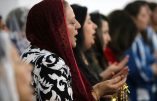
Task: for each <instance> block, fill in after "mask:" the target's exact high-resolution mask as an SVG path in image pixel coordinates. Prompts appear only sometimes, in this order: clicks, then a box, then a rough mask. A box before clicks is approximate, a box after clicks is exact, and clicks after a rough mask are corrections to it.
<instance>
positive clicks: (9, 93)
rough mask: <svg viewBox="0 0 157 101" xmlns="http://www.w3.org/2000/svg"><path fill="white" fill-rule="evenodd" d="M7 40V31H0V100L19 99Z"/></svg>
mask: <svg viewBox="0 0 157 101" xmlns="http://www.w3.org/2000/svg"><path fill="white" fill-rule="evenodd" d="M8 41H9V37H8V38H7V33H5V32H0V100H1V101H19V95H18V93H17V86H16V81H15V76H14V69H13V67H12V65H11V61H10V56H9V55H10V52H9V50H10V49H11V47H10V44H8Z"/></svg>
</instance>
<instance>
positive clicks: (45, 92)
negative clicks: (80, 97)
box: [32, 54, 73, 101]
mask: <svg viewBox="0 0 157 101" xmlns="http://www.w3.org/2000/svg"><path fill="white" fill-rule="evenodd" d="M32 75H33V86H34V88H35V95H36V98H37V101H73V96H72V94H73V92H72V86H71V81H72V80H71V74H70V70H69V67H68V66H66V65H65V62H64V61H63V60H62V59H61V58H60V57H58V56H56V55H55V54H50V55H43V56H39V57H38V59H37V60H36V61H35V62H34V70H33V73H32Z"/></svg>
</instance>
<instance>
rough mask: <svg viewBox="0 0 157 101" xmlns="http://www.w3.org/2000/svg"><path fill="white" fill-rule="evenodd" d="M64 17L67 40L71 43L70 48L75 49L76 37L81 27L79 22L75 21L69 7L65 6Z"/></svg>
mask: <svg viewBox="0 0 157 101" xmlns="http://www.w3.org/2000/svg"><path fill="white" fill-rule="evenodd" d="M65 16H66V23H67V28H68V31H69V39H70V42H71V45H72V47H73V48H74V47H76V40H77V39H76V35H77V34H78V31H77V30H78V29H79V28H80V27H81V26H80V24H79V22H78V21H77V20H76V19H75V14H74V12H73V9H72V8H71V7H70V5H67V6H66V7H65Z"/></svg>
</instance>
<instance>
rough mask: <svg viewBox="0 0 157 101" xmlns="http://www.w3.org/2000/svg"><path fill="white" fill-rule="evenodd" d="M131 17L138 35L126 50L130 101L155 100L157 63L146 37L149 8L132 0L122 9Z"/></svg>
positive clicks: (143, 2) (140, 2) (145, 3)
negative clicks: (128, 57)
mask: <svg viewBox="0 0 157 101" xmlns="http://www.w3.org/2000/svg"><path fill="white" fill-rule="evenodd" d="M124 10H125V11H126V12H127V13H128V14H130V16H131V17H132V18H133V20H134V22H135V24H136V27H137V29H138V35H137V36H136V39H135V40H134V43H133V44H132V46H131V48H130V49H129V50H128V51H127V54H128V55H129V56H130V59H129V62H128V66H129V69H130V72H129V76H128V79H127V81H128V84H129V88H130V92H131V93H130V98H131V101H156V99H155V93H156V85H155V76H157V65H156V63H155V60H154V57H153V55H152V53H151V46H150V42H149V39H148V37H147V31H146V29H147V27H148V25H149V21H150V10H149V6H148V3H147V2H145V1H134V2H131V3H129V4H128V5H127V6H126V7H125V9H124Z"/></svg>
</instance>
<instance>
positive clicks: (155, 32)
mask: <svg viewBox="0 0 157 101" xmlns="http://www.w3.org/2000/svg"><path fill="white" fill-rule="evenodd" d="M149 8H150V25H149V26H148V28H147V37H148V39H149V41H150V45H151V48H152V50H151V52H152V54H153V56H154V58H155V59H156V60H157V3H155V2H150V3H149Z"/></svg>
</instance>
